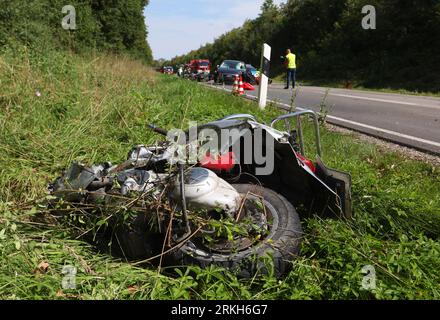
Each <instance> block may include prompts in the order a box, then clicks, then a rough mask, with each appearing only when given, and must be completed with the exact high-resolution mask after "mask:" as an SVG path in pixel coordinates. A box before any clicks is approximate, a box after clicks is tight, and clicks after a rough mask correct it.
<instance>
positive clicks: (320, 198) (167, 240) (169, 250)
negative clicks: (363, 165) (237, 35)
mask: <svg viewBox="0 0 440 320" xmlns="http://www.w3.org/2000/svg"><path fill="white" fill-rule="evenodd" d="M304 115H307V116H310V117H311V118H312V120H313V124H314V129H315V135H316V137H315V138H316V141H315V142H316V150H317V158H316V161H315V162H313V161H311V160H309V159H307V158H306V157H305V154H304V141H303V132H302V125H301V117H302V116H304ZM290 118H294V119H296V120H297V129H296V130H290V129H289V130H286V131H279V130H277V129H275V128H274V127H275V125H276V124H277V123H278V122H280V121H285V120H289V119H290ZM150 128H151V129H152V130H154V131H155V132H157V133H160V134H162V135H167V136H168V137H169V136H170V132H168V131H166V130H164V129H160V128H158V127H156V126H154V125H150ZM194 129H195V130H196V133H198V134H192V130H194ZM213 136H216V137H217V138H218V137H220V136H221V137H222V138H221V139H217V140H215V139H213ZM168 140H169V141H168V142H164V143H163V144H161V145H155V146H143V145H140V146H137V147H135V148H133V149H132V150H131V151H130V153H129V155H128V159H127V161H125V162H124V163H122V164H120V165H117V166H113V165H112V164H111V163H104V164H101V165H98V166H92V167H87V166H84V165H82V164H79V163H74V164H72V166H71V167H70V168H69V169H68V170H67V171H66V172H65V174H64V175H63V176H62V177H59V178H58V179H57V180H56V181H55V182H54V183H52V184H51V185H50V186H49V190H50V192H51V194H52V195H53V196H54V198H55V199H56V201H53V203H52V204H51V205H52V207H54V208H55V207H56V206H59V204H60V203H62V204H66V203H67V204H68V205H69V207H68V208H80V214H88V215H91V216H93V215H95V214H96V212H100V213H103V212H104V213H105V212H112V213H111V215H109V216H108V217H110V216H112V218H111V219H108V218H106V219H104V220H100V223H101V225H102V226H106V228H105V229H106V230H107V231H108V230H111V236H112V237H116V241H113V243H117V246H118V248H119V249H120V252H121V253H122V255H121V256H122V257H124V258H126V259H127V260H143V259H147V260H146V261H151V260H152V259H154V258H156V257H161V259H160V263H161V264H165V265H172V266H176V265H198V266H201V267H206V266H208V265H210V264H214V265H218V266H221V267H224V268H227V269H229V270H231V271H233V272H236V273H237V274H238V275H239V276H242V277H251V276H253V275H254V274H255V273H256V272H257V271H258V270H261V269H262V268H265V267H266V262H267V259H269V261H270V262H272V263H273V264H272V265H273V267H274V269H275V271H276V274H278V275H280V274H283V273H284V272H286V271H287V270H288V268H289V266H290V265H291V261H293V260H294V259H295V256H296V255H298V253H299V245H300V242H301V238H302V237H303V234H302V228H301V222H300V216H299V214H298V212H300V214H301V215H302V216H303V215H311V214H317V215H320V216H323V217H345V218H351V215H352V209H351V177H350V175H349V174H347V173H343V172H339V171H336V170H333V169H329V168H327V167H326V166H325V165H324V164H323V163H322V161H321V159H320V156H321V144H320V136H319V124H318V117H317V114H316V113H314V112H313V111H309V110H306V111H301V112H296V113H290V114H286V115H283V116H280V117H278V118H276V119H274V120H273V122H272V123H271V125H270V126H269V125H265V124H262V123H259V122H258V121H257V120H256V118H255V117H253V116H251V115H246V114H240V115H232V116H229V117H226V118H224V119H221V120H218V121H214V122H211V123H208V124H205V125H202V126H197V127H196V128H190V129H189V130H188V131H186V132H184V142H183V143H182V144H181V146H180V147H181V148H180V151H182V150H184V151H185V150H186V151H187V150H188V146H190V145H192V146H193V147H194V146H195V149H197V151H198V155H200V156H199V157H197V159H195V161H193V162H190V161H188V156H186V158H184V159H182V158H180V159H177V158H176V154H177V153H178V151H179V148H177V149H176V146H174V148H172V145H173V143H171V142H170V141H172V138H171V139H170V138H169V139H168ZM205 142H208V143H207V144H209V148H208V149H207V150H205V149H203V147H201V145H205ZM249 146H253V149H252V148H251V149H249ZM257 149H258V150H260V151H261V152H260V153H261V154H257V153H256V152H255V150H257ZM249 150H251V151H249ZM176 159H177V160H176ZM262 160H263V161H262ZM121 207H123V208H124V212H127V210H128V211H131V212H135V214H134V215H133V216H132V219H131V220H130V221H129V222H128V223H127V225H126V226H123V227H114V226H112V225H111V223H107V222H109V221H112V220H114V218H115V216H119V215H120V213H118V212H119V211H117V210H116V211H115V208H121ZM96 208H98V210H97V209H96ZM118 210H119V209H118ZM297 210H298V212H297ZM63 212H65V211H63ZM102 221H104V223H103V222H102ZM152 225H154V226H155V227H152ZM94 240H96V239H95V237H94ZM265 259H266V260H265ZM265 261H266V262H265Z"/></svg>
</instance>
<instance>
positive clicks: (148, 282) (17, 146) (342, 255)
mask: <svg viewBox="0 0 440 320" xmlns="http://www.w3.org/2000/svg"><path fill="white" fill-rule="evenodd" d="M0 90H1V91H0V152H1V157H0V261H1V264H0V298H3V299H47V298H48V299H54V298H59V299H65V298H78V299H178V298H179V299H181V298H183V299H188V298H191V299H231V298H238V299H308V298H315V299H321V298H324V299H343V298H345V299H353V298H367V299H368V298H378V299H382V298H416V299H418V298H426V299H431V298H437V299H439V298H440V286H439V283H440V274H439V272H438V270H440V243H439V239H440V212H439V208H440V172H439V168H435V167H432V166H430V165H427V164H423V163H418V162H414V161H410V160H405V159H404V158H402V157H401V156H399V155H396V154H392V153H388V152H385V151H382V150H380V149H379V148H378V147H377V146H374V145H370V144H366V143H365V142H360V141H357V140H356V139H355V138H353V137H352V136H342V135H339V134H336V133H332V132H329V131H327V130H325V128H323V129H322V143H323V148H324V150H325V154H324V159H325V161H326V163H327V164H328V165H330V166H333V167H335V168H338V169H341V170H345V171H349V172H351V174H352V175H353V193H354V199H353V202H354V210H355V220H354V221H352V222H347V221H340V220H321V219H318V218H311V219H308V220H304V221H303V227H304V230H305V232H306V234H305V241H304V243H303V246H302V255H301V257H300V258H298V260H297V262H296V263H295V266H294V268H293V270H292V271H291V272H290V273H289V274H288V275H287V276H286V277H285V278H283V279H275V278H274V277H272V276H270V275H268V276H261V277H256V278H255V279H253V280H239V279H237V278H236V277H235V276H234V275H233V274H230V273H223V272H221V271H220V270H218V269H216V268H214V267H212V268H209V269H205V270H199V269H192V271H195V272H190V270H191V269H188V272H187V273H185V274H182V276H181V277H178V278H172V277H167V276H165V275H161V274H160V273H158V272H157V270H150V269H142V268H137V267H134V266H132V265H130V264H128V263H124V262H121V261H117V260H115V259H113V258H111V257H109V256H106V255H100V254H97V253H96V251H94V249H93V248H92V247H91V246H90V245H88V244H86V243H84V242H81V241H79V240H73V239H72V237H71V236H70V233H69V230H65V229H63V228H62V227H60V226H56V225H54V226H49V227H48V226H42V225H38V224H36V223H33V222H31V221H30V219H29V217H30V216H33V215H35V211H37V210H38V208H34V209H30V208H31V207H32V205H29V204H32V202H33V201H34V200H36V199H40V198H42V197H44V196H45V189H46V185H47V183H48V182H50V181H52V180H53V179H54V178H55V177H56V176H58V175H59V173H60V171H61V170H62V169H64V168H65V167H66V166H67V165H68V164H69V163H70V162H71V161H72V160H74V159H77V160H81V161H83V162H87V163H97V162H101V161H108V160H110V161H113V162H115V163H116V162H120V161H123V160H124V159H125V157H126V154H127V151H128V150H129V149H130V147H131V146H132V145H134V144H139V143H144V144H148V143H152V142H153V141H155V140H156V139H158V138H159V137H158V136H157V135H155V134H153V133H151V132H150V131H149V130H147V129H146V124H147V123H150V122H153V123H156V124H158V125H160V126H163V127H167V128H172V127H178V126H180V125H181V124H184V123H186V121H185V120H197V121H200V122H203V121H208V120H213V119H217V118H220V117H222V116H225V115H228V114H231V113H243V112H245V113H253V114H256V115H257V116H258V117H259V118H260V119H261V120H264V121H267V120H269V119H272V118H273V117H275V116H276V115H277V114H278V113H279V111H278V110H275V109H272V108H269V109H268V110H267V111H265V112H260V111H258V108H256V107H255V105H254V104H253V103H251V102H249V101H245V100H242V99H238V98H234V97H232V96H229V95H226V94H224V93H221V92H214V91H212V90H208V89H206V88H203V87H201V86H199V85H197V84H195V83H190V82H184V81H181V80H179V79H176V78H174V77H165V76H156V75H154V74H152V72H151V71H150V70H149V69H148V68H146V67H144V66H143V65H142V64H139V63H137V62H134V61H130V60H125V59H122V58H120V59H118V58H115V57H111V56H98V57H88V58H81V57H78V56H74V55H66V54H64V53H49V54H48V53H46V54H44V55H39V54H36V53H35V52H29V51H26V50H25V51H23V52H14V53H12V52H6V53H4V54H2V55H0ZM42 262H44V263H46V264H42V265H41V263H42ZM65 265H74V266H76V267H77V268H78V273H77V275H76V284H77V289H76V290H62V289H61V284H62V280H63V277H64V275H63V274H62V269H63V266H65ZM366 265H372V266H374V267H375V268H376V273H377V288H376V289H375V290H372V291H366V290H363V289H361V283H362V279H363V274H362V271H361V270H362V268H363V267H364V266H366Z"/></svg>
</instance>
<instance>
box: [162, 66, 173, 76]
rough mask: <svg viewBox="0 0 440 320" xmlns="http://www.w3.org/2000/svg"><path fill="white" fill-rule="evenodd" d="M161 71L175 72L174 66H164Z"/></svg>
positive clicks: (165, 72)
mask: <svg viewBox="0 0 440 320" xmlns="http://www.w3.org/2000/svg"><path fill="white" fill-rule="evenodd" d="M161 73H163V74H173V73H174V68H173V67H170V66H164V67H162V69H161Z"/></svg>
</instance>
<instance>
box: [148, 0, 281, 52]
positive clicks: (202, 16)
mask: <svg viewBox="0 0 440 320" xmlns="http://www.w3.org/2000/svg"><path fill="white" fill-rule="evenodd" d="M263 2H264V0H238V1H237V0H150V4H149V5H148V6H147V8H146V9H145V17H146V21H147V26H148V31H149V34H148V42H149V43H150V46H151V48H152V49H153V56H154V58H155V59H159V58H166V59H169V58H172V57H174V56H176V55H180V54H183V53H186V52H188V51H190V50H192V49H197V48H198V47H200V46H201V45H204V44H206V43H208V42H212V41H213V40H214V39H215V38H217V37H218V36H220V35H221V34H223V33H225V32H227V31H229V30H231V29H233V28H235V27H239V26H241V25H242V24H243V22H244V21H245V20H246V19H252V18H255V17H257V16H258V14H259V13H260V6H261V4H262V3H263ZM274 2H275V3H276V4H280V3H281V2H283V1H282V0H275V1H274Z"/></svg>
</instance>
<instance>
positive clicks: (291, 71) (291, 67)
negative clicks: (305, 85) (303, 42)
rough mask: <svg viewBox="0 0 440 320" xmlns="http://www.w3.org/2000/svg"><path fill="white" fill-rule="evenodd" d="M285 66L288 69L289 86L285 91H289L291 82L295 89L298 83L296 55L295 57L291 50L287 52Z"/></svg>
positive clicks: (287, 85)
mask: <svg viewBox="0 0 440 320" xmlns="http://www.w3.org/2000/svg"><path fill="white" fill-rule="evenodd" d="M284 64H285V66H286V68H287V84H286V87H285V88H284V89H289V86H290V81H292V87H293V88H295V82H296V55H294V54H293V53H292V52H291V51H290V49H287V51H286V58H285V61H284Z"/></svg>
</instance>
